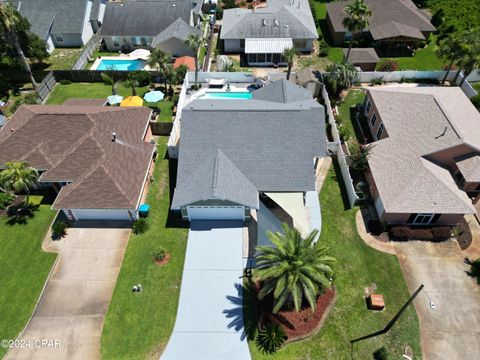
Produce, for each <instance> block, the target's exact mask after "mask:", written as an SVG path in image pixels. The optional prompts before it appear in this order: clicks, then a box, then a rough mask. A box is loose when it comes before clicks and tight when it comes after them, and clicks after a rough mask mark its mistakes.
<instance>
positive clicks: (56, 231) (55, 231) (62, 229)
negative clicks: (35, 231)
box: [52, 221, 68, 239]
mask: <svg viewBox="0 0 480 360" xmlns="http://www.w3.org/2000/svg"><path fill="white" fill-rule="evenodd" d="M67 228H68V224H67V223H66V222H65V221H59V222H56V223H55V224H53V225H52V236H53V238H55V239H60V238H62V237H64V236H65V235H66V234H67Z"/></svg>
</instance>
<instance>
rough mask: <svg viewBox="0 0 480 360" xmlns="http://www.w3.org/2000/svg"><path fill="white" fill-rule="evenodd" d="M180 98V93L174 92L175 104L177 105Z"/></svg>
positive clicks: (173, 99)
mask: <svg viewBox="0 0 480 360" xmlns="http://www.w3.org/2000/svg"><path fill="white" fill-rule="evenodd" d="M179 99H180V96H179V95H178V94H174V95H173V96H172V101H173V104H174V105H177V104H178V100H179Z"/></svg>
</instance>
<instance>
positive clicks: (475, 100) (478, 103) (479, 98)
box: [470, 95, 480, 109]
mask: <svg viewBox="0 0 480 360" xmlns="http://www.w3.org/2000/svg"><path fill="white" fill-rule="evenodd" d="M470 101H471V102H472V104H473V106H475V107H476V108H477V109H480V95H475V96H474V97H472V98H471V99H470Z"/></svg>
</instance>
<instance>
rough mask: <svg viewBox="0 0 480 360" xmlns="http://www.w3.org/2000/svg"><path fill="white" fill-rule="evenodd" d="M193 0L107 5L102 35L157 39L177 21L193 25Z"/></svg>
mask: <svg viewBox="0 0 480 360" xmlns="http://www.w3.org/2000/svg"><path fill="white" fill-rule="evenodd" d="M192 7H193V3H192V1H191V0H172V1H128V2H125V3H107V6H106V8H105V15H104V18H103V24H102V35H103V36H156V35H158V34H159V33H161V32H162V31H163V30H165V29H166V28H167V27H168V26H169V25H170V24H172V23H173V22H174V21H175V20H177V19H178V18H181V19H183V21H185V22H186V23H187V24H189V23H190V14H191V11H192Z"/></svg>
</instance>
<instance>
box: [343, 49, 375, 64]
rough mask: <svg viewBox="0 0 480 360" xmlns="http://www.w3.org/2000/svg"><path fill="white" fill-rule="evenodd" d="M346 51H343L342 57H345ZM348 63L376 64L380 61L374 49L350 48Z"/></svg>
mask: <svg viewBox="0 0 480 360" xmlns="http://www.w3.org/2000/svg"><path fill="white" fill-rule="evenodd" d="M347 52H348V49H343V55H344V56H347ZM348 61H349V62H350V63H352V64H354V65H355V64H371V63H372V64H376V63H378V62H379V61H380V58H379V57H378V55H377V52H376V51H375V49H374V48H352V49H350V56H349V58H348Z"/></svg>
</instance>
